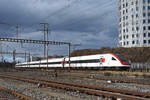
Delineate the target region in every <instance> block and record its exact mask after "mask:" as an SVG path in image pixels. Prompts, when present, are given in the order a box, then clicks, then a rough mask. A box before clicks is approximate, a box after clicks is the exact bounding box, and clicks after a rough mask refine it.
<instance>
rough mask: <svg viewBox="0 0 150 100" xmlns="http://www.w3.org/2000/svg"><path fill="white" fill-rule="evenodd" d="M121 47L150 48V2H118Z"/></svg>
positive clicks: (139, 0)
mask: <svg viewBox="0 0 150 100" xmlns="http://www.w3.org/2000/svg"><path fill="white" fill-rule="evenodd" d="M118 8H119V46H120V47H147V46H150V0H118Z"/></svg>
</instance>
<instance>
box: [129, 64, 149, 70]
mask: <svg viewBox="0 0 150 100" xmlns="http://www.w3.org/2000/svg"><path fill="white" fill-rule="evenodd" d="M130 70H132V71H134V70H140V71H148V70H150V63H131V69H130Z"/></svg>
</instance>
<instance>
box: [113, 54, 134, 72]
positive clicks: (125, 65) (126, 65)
mask: <svg viewBox="0 0 150 100" xmlns="http://www.w3.org/2000/svg"><path fill="white" fill-rule="evenodd" d="M113 56H114V57H115V58H116V59H117V61H118V67H119V69H122V70H127V69H130V66H131V64H130V62H129V61H128V60H126V59H125V58H124V57H122V56H121V55H119V54H116V55H113Z"/></svg>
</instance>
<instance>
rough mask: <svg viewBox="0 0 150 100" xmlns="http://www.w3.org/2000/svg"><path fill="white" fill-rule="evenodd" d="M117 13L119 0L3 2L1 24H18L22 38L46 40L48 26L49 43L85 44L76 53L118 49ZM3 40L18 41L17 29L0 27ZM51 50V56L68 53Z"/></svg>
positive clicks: (0, 3)
mask: <svg viewBox="0 0 150 100" xmlns="http://www.w3.org/2000/svg"><path fill="white" fill-rule="evenodd" d="M117 9H118V8H117V0H0V23H8V24H10V25H13V26H15V25H17V24H18V25H19V38H26V39H40V40H42V39H43V33H42V32H41V31H39V29H42V25H40V24H39V23H41V22H47V23H49V29H50V30H51V32H50V34H49V40H54V41H66V42H72V43H73V44H82V45H81V46H79V47H76V48H75V47H73V48H75V49H76V50H77V49H87V48H91V49H94V48H101V47H116V46H117V42H118V40H117V39H118V12H117V11H118V10H117ZM0 37H15V28H14V27H10V26H9V25H4V24H0ZM7 44H8V43H7ZM8 45H9V47H10V48H15V49H18V50H17V51H27V52H28V51H30V52H33V51H34V52H35V51H36V53H39V51H40V52H41V51H42V50H43V49H41V47H42V46H41V45H34V46H33V45H29V44H28V45H27V44H23V46H22V45H21V44H18V45H16V44H14V43H11V44H10V43H9V44H8ZM3 47H6V45H4V44H3ZM7 47H8V46H7ZM29 47H30V48H29ZM49 47H50V49H51V51H49V52H50V53H51V54H57V53H59V54H64V53H65V52H64V51H63V50H65V51H66V50H67V48H66V47H65V46H64V47H63V46H61V47H58V46H49ZM28 48H29V49H28ZM58 48H59V49H58ZM3 50H5V49H3ZM9 50H11V49H9ZM12 50H13V49H12ZM56 51H57V52H56Z"/></svg>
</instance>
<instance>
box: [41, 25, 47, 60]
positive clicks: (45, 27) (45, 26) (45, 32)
mask: <svg viewBox="0 0 150 100" xmlns="http://www.w3.org/2000/svg"><path fill="white" fill-rule="evenodd" d="M40 24H42V25H43V32H44V41H48V23H40ZM46 46H47V45H46V44H44V58H45V57H46Z"/></svg>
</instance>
